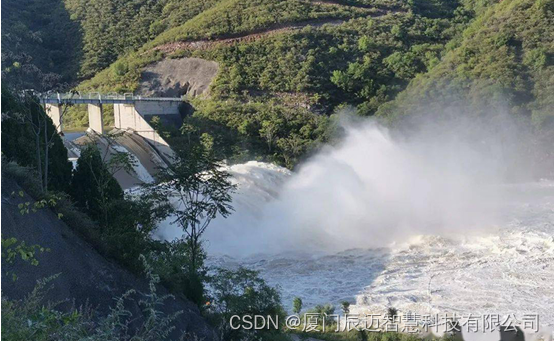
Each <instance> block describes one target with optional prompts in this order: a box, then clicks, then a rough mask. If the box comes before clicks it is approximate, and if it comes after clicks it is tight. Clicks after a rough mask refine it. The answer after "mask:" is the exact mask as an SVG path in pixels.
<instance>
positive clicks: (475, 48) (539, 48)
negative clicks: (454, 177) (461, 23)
mask: <svg viewBox="0 0 554 342" xmlns="http://www.w3.org/2000/svg"><path fill="white" fill-rule="evenodd" d="M552 27H554V1H548V0H547V1H503V2H501V3H499V4H497V5H496V6H493V7H491V8H490V9H489V10H487V11H486V12H485V13H484V14H483V15H482V16H480V17H479V18H478V19H477V20H476V21H475V22H474V23H473V24H472V25H471V26H470V27H469V28H468V29H467V30H465V31H464V33H463V36H462V38H461V42H460V43H459V44H458V46H454V47H453V48H452V49H450V51H448V53H447V54H446V55H445V56H444V58H443V59H442V61H441V62H440V63H439V64H438V65H437V66H436V67H435V68H433V70H431V71H430V72H428V73H426V74H422V75H419V76H418V77H416V78H415V79H414V80H413V81H412V82H411V84H410V86H409V87H408V88H407V89H406V90H405V91H404V92H402V93H401V94H399V96H398V97H397V99H396V100H395V101H393V102H391V103H390V104H387V106H385V107H384V108H382V109H381V110H380V112H379V115H382V116H388V117H390V116H401V115H403V114H404V115H405V114H410V113H418V112H419V113H421V112H423V111H425V110H426V109H429V106H430V105H431V104H432V105H433V106H434V107H435V108H441V107H442V108H445V107H455V108H458V109H460V110H461V109H463V108H464V107H465V108H466V114H467V115H475V116H478V115H485V114H486V112H487V111H488V110H491V109H493V108H495V107H497V108H498V107H502V108H504V109H505V110H506V111H508V112H509V113H510V114H511V115H513V116H519V117H528V118H529V117H530V118H532V121H533V122H534V123H535V124H537V125H540V124H542V123H544V122H545V121H548V120H551V118H552V117H553V115H554V113H553V108H554V63H553V56H554V32H553V31H552ZM549 117H550V118H549Z"/></svg>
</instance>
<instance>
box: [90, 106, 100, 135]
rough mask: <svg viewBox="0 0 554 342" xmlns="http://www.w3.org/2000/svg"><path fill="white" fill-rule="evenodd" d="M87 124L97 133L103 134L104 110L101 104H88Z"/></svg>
mask: <svg viewBox="0 0 554 342" xmlns="http://www.w3.org/2000/svg"><path fill="white" fill-rule="evenodd" d="M88 126H89V127H90V128H91V129H92V130H93V131H95V132H96V133H98V134H104V111H103V110H102V105H95V104H90V103H89V105H88Z"/></svg>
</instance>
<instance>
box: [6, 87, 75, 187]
mask: <svg viewBox="0 0 554 342" xmlns="http://www.w3.org/2000/svg"><path fill="white" fill-rule="evenodd" d="M46 147H48V157H46ZM2 156H3V157H5V158H6V160H7V161H15V162H17V163H18V164H20V165H22V166H32V167H34V168H36V169H37V170H40V171H39V179H41V186H44V185H45V183H44V181H43V180H42V179H43V178H44V173H45V172H46V171H45V165H44V163H45V161H47V164H48V173H47V174H46V175H47V178H48V182H47V184H48V185H49V186H50V187H51V188H52V189H54V190H59V191H65V190H67V189H68V186H69V183H70V181H71V163H70V162H69V161H68V160H67V150H66V149H65V146H64V145H63V141H62V139H61V138H60V136H59V135H58V134H57V132H56V127H54V125H53V124H52V120H50V118H49V117H48V116H47V115H46V113H45V111H44V109H43V108H42V107H41V105H40V104H39V102H38V100H37V99H36V98H35V97H33V96H24V97H23V98H20V97H18V96H16V95H15V94H14V93H12V92H11V91H9V90H8V89H7V88H5V87H3V88H2ZM46 158H47V159H46Z"/></svg>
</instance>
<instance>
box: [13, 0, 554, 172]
mask: <svg viewBox="0 0 554 342" xmlns="http://www.w3.org/2000/svg"><path fill="white" fill-rule="evenodd" d="M552 2H553V1H552V0H540V1H532V0H504V1H496V0H460V1H446V0H395V1H383V0H335V1H331V0H325V1H307V0H247V1H244V0H242V1H239V0H211V1H196V0H193V1H182V0H164V1H150V0H137V1H132V2H130V1H123V0H117V1H115V0H95V1H84V0H65V2H64V3H63V4H62V5H60V6H61V7H59V8H60V10H63V11H65V12H64V13H65V14H66V17H67V15H69V16H70V17H71V20H70V21H68V22H69V23H71V24H72V25H77V26H78V28H79V30H78V32H79V34H80V40H79V44H75V45H72V46H73V47H74V49H73V50H72V49H68V50H67V51H70V52H71V53H70V54H68V56H66V57H65V58H66V59H65V60H61V61H60V62H59V63H58V64H56V63H54V64H56V68H57V69H56V68H54V69H52V70H54V71H58V72H59V71H60V70H63V71H68V72H69V70H73V71H71V72H69V74H70V75H75V76H74V77H73V80H74V81H75V80H85V81H84V82H81V83H80V84H79V85H78V87H77V88H78V89H79V90H81V91H101V92H111V91H116V92H139V91H140V83H141V79H142V74H143V71H144V70H145V68H146V67H148V66H149V65H152V63H155V62H160V61H163V60H164V59H167V58H177V59H180V58H187V57H195V58H200V59H204V60H210V61H216V62H217V63H218V65H219V72H218V74H217V76H216V77H215V79H214V80H213V81H212V82H211V87H210V88H211V89H210V97H209V98H201V99H193V100H192V101H193V103H194V106H195V108H196V113H195V114H194V118H190V120H189V121H191V122H190V125H187V127H193V128H192V129H193V131H194V134H193V136H197V137H200V136H201V135H202V133H209V134H211V135H212V136H213V137H214V141H215V142H214V143H215V144H216V146H220V147H221V150H222V151H226V152H225V157H226V158H230V160H231V161H239V160H245V159H250V158H263V159H269V160H273V161H276V162H279V163H281V164H284V165H287V166H288V167H292V166H294V165H295V164H296V163H297V162H298V160H299V158H301V156H304V155H306V153H307V152H309V151H310V150H313V149H314V148H315V147H317V146H318V143H319V142H322V141H326V140H328V137H329V133H330V131H332V127H333V125H332V120H330V115H331V114H333V113H335V112H336V111H337V110H339V109H340V108H343V107H345V106H353V107H355V108H356V110H357V113H358V114H359V115H363V116H370V115H374V114H376V113H378V114H379V116H381V117H387V118H393V117H400V116H402V115H400V114H402V113H411V112H413V111H414V109H418V110H419V111H425V109H426V106H427V105H428V103H429V102H433V101H435V100H437V99H440V101H439V102H441V103H438V102H437V103H435V105H436V106H441V105H442V104H449V105H453V104H460V105H465V104H471V105H473V106H474V107H477V106H478V107H479V108H480V110H481V111H484V110H485V109H484V108H485V107H486V106H487V105H490V102H491V101H497V103H498V101H502V102H503V105H504V106H505V107H506V108H508V111H510V112H512V113H514V114H516V113H517V114H521V115H524V116H526V117H529V118H530V117H531V116H532V117H533V122H535V124H541V123H543V122H545V121H548V120H547V119H548V116H549V115H550V113H551V112H552V109H551V108H552V103H553V100H552V98H551V97H552V95H551V94H552V86H553V84H554V82H553V81H552V68H553V66H552V55H553V47H552V41H553V38H552V30H551V28H552V26H553V25H552V24H553V23H552V18H553V17H554V16H553V12H552V6H553V5H552ZM33 6H34V5H31V6H29V8H30V9H29V11H30V12H33V8H38V7H37V6H34V7H33ZM28 19H29V18H27V19H21V17H20V18H19V20H20V21H21V22H22V25H21V26H24V24H25V20H28ZM43 27H44V29H43V30H44V32H45V34H46V33H48V32H50V33H51V34H57V33H56V32H57V31H54V30H50V28H51V26H48V25H46V26H43ZM3 34H4V32H3ZM66 34H67V33H66ZM12 50H13V48H11V49H8V51H9V52H11V51H12ZM36 54H37V53H35V54H34V55H36ZM51 54H54V55H55V53H54V52H52V53H51ZM30 55H33V54H32V53H30ZM39 55H40V56H42V57H44V56H48V54H46V53H41V54H39ZM69 56H72V57H71V58H72V59H71V60H73V61H78V62H76V63H77V64H78V73H77V72H76V71H75V70H74V69H71V68H72V67H73V68H74V67H75V65H76V64H75V63H73V64H71V63H69V62H68V61H69V60H70V57H69ZM42 57H41V58H42ZM39 60H41V59H40V58H38V57H37V61H39ZM66 62H67V64H71V65H70V67H68V68H67V69H65V68H63V67H61V66H60V65H59V64H65V63H66ZM39 64H41V65H44V64H47V63H43V62H41V63H39ZM3 65H7V63H4V62H3ZM50 65H53V62H52V61H50ZM5 69H6V68H5V67H4V66H3V70H5ZM69 74H68V75H69ZM76 75H78V77H77V76H76ZM409 84H410V86H408V85H409ZM406 88H408V89H406ZM405 89H406V90H405ZM453 97H456V98H457V99H456V100H454V99H453ZM466 110H468V111H469V112H471V113H474V112H475V110H474V109H469V107H467V106H466ZM108 121H109V120H108ZM69 123H73V124H75V125H83V124H86V116H85V115H84V112H82V111H81V112H79V111H74V118H73V119H72V120H70V121H69ZM166 133H167V134H169V135H171V134H172V135H173V136H174V137H176V138H179V136H180V133H178V132H173V133H169V131H166Z"/></svg>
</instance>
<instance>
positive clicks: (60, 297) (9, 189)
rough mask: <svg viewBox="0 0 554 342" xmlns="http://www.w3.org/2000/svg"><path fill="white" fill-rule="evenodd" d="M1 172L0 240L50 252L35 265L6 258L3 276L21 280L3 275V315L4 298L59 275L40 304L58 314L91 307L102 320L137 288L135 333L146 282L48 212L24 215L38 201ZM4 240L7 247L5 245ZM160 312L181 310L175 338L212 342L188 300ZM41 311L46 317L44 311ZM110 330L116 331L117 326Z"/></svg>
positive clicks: (169, 303) (131, 305)
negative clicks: (118, 300)
mask: <svg viewBox="0 0 554 342" xmlns="http://www.w3.org/2000/svg"><path fill="white" fill-rule="evenodd" d="M2 173H3V174H2V238H3V239H4V238H6V239H7V238H8V237H9V238H16V239H17V240H18V241H25V243H26V244H27V245H28V246H31V245H34V244H38V245H40V246H41V247H43V248H47V249H48V251H46V252H43V253H39V254H37V256H36V258H37V261H38V264H37V265H32V264H31V263H29V262H25V261H23V260H17V262H15V263H9V262H8V261H7V260H6V258H5V257H4V255H3V257H2V269H3V272H5V273H4V274H15V275H16V276H17V280H15V281H14V280H12V277H10V276H3V277H2V313H3V314H4V310H5V308H4V299H6V298H8V299H11V300H14V299H23V298H24V297H25V296H28V295H29V294H30V293H31V291H32V290H33V288H34V286H35V285H36V284H37V281H39V280H41V279H45V278H48V277H51V276H54V275H58V276H57V277H56V278H55V279H54V280H52V281H51V282H50V283H49V284H48V288H50V287H51V289H50V290H49V291H47V292H46V293H45V296H44V302H41V303H40V304H41V305H45V304H46V302H47V301H50V302H52V303H58V305H57V306H56V310H60V311H62V310H70V309H73V310H75V309H77V308H80V307H81V308H83V307H88V308H89V309H90V308H91V309H92V310H95V311H96V312H97V314H98V315H99V316H105V315H108V314H109V313H110V308H113V307H115V305H116V302H115V298H118V297H120V296H122V295H124V294H125V293H126V292H127V291H129V290H134V291H137V292H136V293H134V294H132V296H130V297H128V299H127V300H126V301H125V308H126V309H127V310H129V312H130V314H132V317H130V318H132V320H131V322H132V323H131V324H130V326H129V328H130V329H131V330H132V329H137V328H138V327H139V326H140V325H139V324H140V323H141V322H142V321H143V320H144V319H145V312H143V311H142V309H143V308H142V307H140V306H139V305H138V303H139V301H140V300H144V299H146V296H147V294H148V293H149V292H148V291H149V289H148V282H147V281H146V280H145V279H143V278H141V277H139V276H137V275H135V274H133V273H131V272H129V271H128V270H126V269H124V268H122V267H121V266H120V265H118V264H116V263H115V262H113V261H110V260H107V259H106V258H105V257H103V256H101V255H100V254H99V253H98V252H97V251H96V250H95V249H94V248H93V247H92V246H91V245H89V244H88V243H87V242H85V241H84V240H83V239H82V237H81V236H79V235H78V234H77V233H76V232H75V231H74V230H73V229H71V228H69V227H68V226H67V225H66V224H65V223H63V221H61V220H60V219H59V218H58V216H56V215H55V213H54V212H52V211H51V210H50V209H48V208H46V209H42V210H39V211H37V212H31V213H29V214H22V213H21V212H20V206H19V204H20V203H25V202H26V201H27V202H33V201H34V199H33V198H31V197H30V196H29V195H27V194H26V193H24V191H23V190H22V188H21V187H20V186H19V185H18V184H17V182H16V181H15V180H14V179H12V178H11V177H10V176H9V175H6V174H4V172H2ZM20 194H24V195H23V196H21V195H20ZM2 241H3V242H2V244H3V245H4V242H5V241H4V240H2ZM3 253H4V246H3ZM158 291H159V295H160V296H161V295H164V294H167V293H168V291H167V290H166V289H163V288H159V290H158ZM37 305H38V303H37ZM158 309H159V310H160V315H171V314H175V313H177V312H178V311H182V314H180V315H179V316H178V319H177V320H175V321H174V323H173V324H174V325H175V328H176V329H175V330H174V331H173V332H172V333H171V338H172V339H179V338H181V337H182V336H189V337H193V338H205V339H212V338H214V336H215V335H214V332H213V329H212V328H211V327H209V326H208V324H207V323H206V321H205V319H204V318H203V317H202V316H201V314H200V311H199V310H198V307H197V306H196V305H194V304H192V303H191V302H189V301H188V300H186V299H182V298H176V299H171V298H167V299H165V300H164V305H160V306H159V307H158ZM43 313H44V314H46V310H45V309H44V310H43ZM75 317H77V313H75ZM29 324H31V323H30V322H29ZM112 329H114V331H115V329H116V327H115V326H114V327H112ZM60 330H61V329H60ZM3 332H4V330H3ZM41 333H44V332H41ZM60 333H62V332H61V331H60ZM128 333H130V334H134V333H135V332H134V331H129V332H128ZM70 336H71V335H70Z"/></svg>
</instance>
